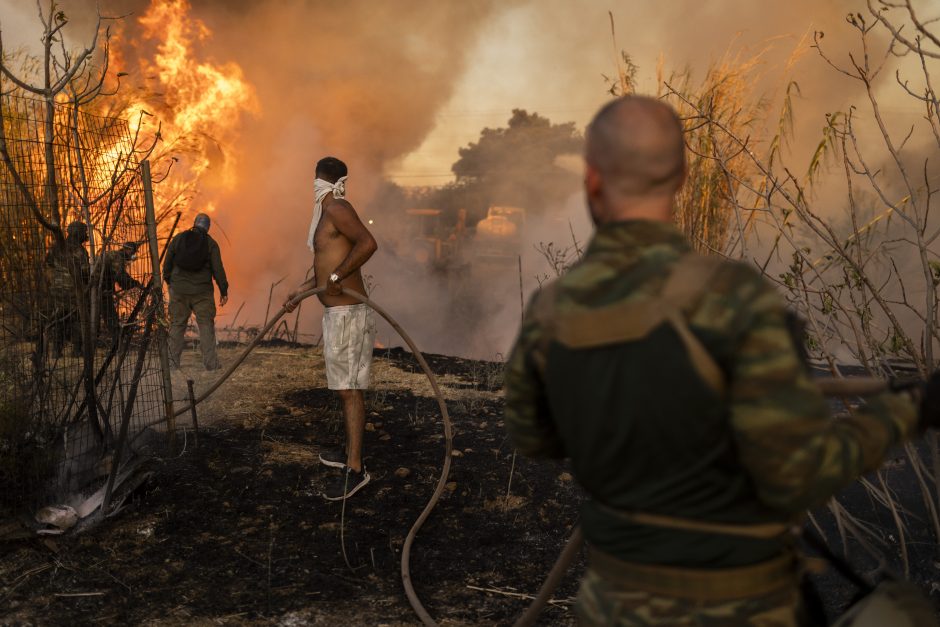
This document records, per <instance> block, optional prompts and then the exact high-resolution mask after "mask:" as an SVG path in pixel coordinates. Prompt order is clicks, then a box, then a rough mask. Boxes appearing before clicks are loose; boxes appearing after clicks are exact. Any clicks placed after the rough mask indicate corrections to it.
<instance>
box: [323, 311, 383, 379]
mask: <svg viewBox="0 0 940 627" xmlns="http://www.w3.org/2000/svg"><path fill="white" fill-rule="evenodd" d="M374 343H375V319H374V317H373V314H372V309H371V308H370V307H369V306H368V305H363V304H359V305H340V306H338V307H327V308H326V309H325V310H324V312H323V358H324V360H325V361H326V385H327V387H328V388H329V389H331V390H365V389H366V388H368V387H369V368H370V366H371V365H372V346H373V344H374Z"/></svg>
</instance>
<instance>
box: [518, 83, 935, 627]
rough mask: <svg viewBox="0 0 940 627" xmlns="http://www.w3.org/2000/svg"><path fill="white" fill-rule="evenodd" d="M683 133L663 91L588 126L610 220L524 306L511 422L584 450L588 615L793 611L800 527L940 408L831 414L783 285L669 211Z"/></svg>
mask: <svg viewBox="0 0 940 627" xmlns="http://www.w3.org/2000/svg"><path fill="white" fill-rule="evenodd" d="M684 149H685V146H684V143H683V131H682V125H681V122H680V121H679V119H678V117H677V116H676V114H675V113H674V112H673V111H672V110H671V109H670V108H669V107H668V106H667V105H665V104H664V103H662V102H660V101H657V100H653V99H650V98H641V97H636V96H631V97H626V98H623V99H620V100H617V101H614V102H613V103H611V104H609V105H608V106H606V107H604V108H603V109H602V110H601V111H600V112H599V113H598V114H597V116H596V117H595V119H594V121H593V122H592V123H591V125H590V126H589V128H588V133H587V155H586V162H587V164H586V174H585V183H584V184H585V191H586V195H587V199H588V205H589V207H590V211H591V216H592V218H593V220H594V222H595V224H596V226H597V231H596V233H595V235H594V238H593V240H592V242H591V244H590V246H589V247H588V249H587V251H586V252H585V254H584V257H583V258H582V259H581V261H579V262H578V263H577V264H576V265H575V266H574V267H572V268H571V269H570V270H569V271H568V272H567V274H566V275H565V276H563V277H561V278H560V279H558V280H557V281H555V282H554V283H552V284H549V285H547V286H543V288H542V289H541V291H540V292H539V293H537V294H536V295H535V296H534V297H533V299H532V302H531V303H530V305H529V307H528V309H527V311H526V316H525V321H524V322H523V324H522V329H521V332H520V335H519V338H518V340H517V342H516V345H515V347H514V349H513V351H512V354H511V356H510V358H509V361H508V364H507V370H506V428H507V430H508V431H509V434H510V436H511V437H512V439H513V442H514V443H515V445H516V447H518V449H519V452H521V453H523V454H525V455H530V456H534V457H555V458H562V457H570V458H571V462H572V467H573V469H574V473H575V475H576V477H577V478H578V481H579V482H580V483H581V485H582V486H584V488H585V490H586V492H587V493H588V495H589V496H590V498H589V499H588V500H587V501H586V502H585V505H584V507H583V510H582V518H581V526H582V528H583V531H584V536H585V539H586V540H587V541H588V543H589V547H590V553H589V565H588V570H587V572H586V573H585V576H584V579H583V581H582V585H581V591H580V593H579V597H578V608H577V609H578V616H579V620H580V622H581V624H585V625H675V624H682V625H686V624H688V625H692V624H695V625H704V624H716V625H726V624H727V625H732V624H733V625H769V624H773V625H780V626H791V625H795V624H798V623H797V621H798V620H800V619H799V616H800V599H799V594H798V592H797V590H798V588H797V583H798V572H797V566H796V563H795V561H794V559H793V556H792V554H791V553H790V552H789V550H788V549H787V547H786V543H785V538H784V537H783V536H784V535H785V532H786V530H787V528H788V524H789V523H790V522H791V521H793V520H794V518H796V517H798V516H799V515H800V514H801V512H803V511H804V510H805V509H807V508H809V507H812V506H815V505H819V504H821V503H823V502H825V500H826V499H828V498H829V497H830V496H832V494H833V493H835V492H836V491H837V490H838V489H840V488H842V487H843V486H845V485H846V484H848V483H850V482H851V481H852V480H854V479H855V478H857V477H858V476H859V475H860V474H861V473H863V472H866V471H868V470H872V469H875V468H877V467H878V466H879V465H880V464H881V463H882V461H883V459H884V457H885V455H886V454H887V452H888V450H889V449H890V448H891V447H892V446H895V445H897V444H898V443H901V442H904V441H905V440H907V439H909V438H911V437H912V436H914V435H916V434H917V433H919V432H920V430H921V429H922V428H923V427H924V426H926V425H929V424H936V421H937V417H938V415H940V412H937V411H932V410H931V411H930V412H926V411H925V412H922V416H921V419H920V422H918V406H917V404H916V402H915V399H912V398H911V397H910V396H909V395H908V394H892V393H884V394H881V395H878V396H874V397H871V398H870V399H869V400H868V402H867V404H866V405H865V406H864V407H862V408H859V409H858V410H856V411H854V412H853V414H852V415H851V416H849V417H845V418H840V419H839V420H833V419H831V417H830V412H829V407H828V404H827V402H826V400H825V399H824V397H823V396H822V394H821V392H820V390H819V388H818V387H817V386H815V385H814V384H813V382H812V380H811V377H810V374H809V372H808V369H807V368H806V367H805V365H804V364H803V363H802V362H801V360H800V358H799V356H798V354H797V350H796V347H795V345H794V342H793V338H792V336H791V335H790V333H789V331H788V328H787V322H786V314H785V308H784V301H783V299H782V297H781V296H780V295H779V294H778V293H777V292H776V290H775V289H774V287H773V286H772V285H771V284H770V283H769V282H767V281H766V280H764V278H763V277H762V276H761V275H760V273H759V272H758V270H757V269H756V268H754V267H753V266H752V265H750V264H747V263H740V262H733V261H727V260H724V259H722V258H719V257H706V256H703V255H696V254H694V253H692V252H691V247H690V245H689V243H688V242H687V241H686V239H685V238H684V237H683V236H682V234H681V233H680V232H679V231H678V230H677V229H676V228H675V227H674V226H673V225H672V223H671V219H672V215H673V202H674V196H675V193H676V192H677V191H678V189H679V188H680V186H681V185H682V183H683V181H684V178H685V157H684ZM932 383H933V384H934V385H933V387H932V388H928V392H927V397H926V398H927V399H928V400H929V398H930V397H931V394H932V395H934V398H935V397H936V394H937V391H938V390H937V386H936V381H935V380H932ZM935 402H936V401H934V403H935ZM927 406H932V405H931V404H929V403H926V400H925V405H924V407H927ZM926 414H929V415H926ZM765 532H766V533H765Z"/></svg>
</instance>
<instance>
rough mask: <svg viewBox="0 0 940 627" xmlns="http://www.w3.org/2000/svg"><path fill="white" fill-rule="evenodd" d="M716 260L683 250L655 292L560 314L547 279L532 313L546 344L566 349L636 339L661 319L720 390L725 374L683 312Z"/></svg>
mask: <svg viewBox="0 0 940 627" xmlns="http://www.w3.org/2000/svg"><path fill="white" fill-rule="evenodd" d="M720 265H721V260H720V259H718V258H715V257H707V256H705V255H700V254H698V253H695V252H690V253H686V254H685V255H683V256H682V257H680V258H679V260H678V261H676V263H675V264H673V267H672V270H671V272H670V274H669V277H668V278H667V279H666V282H665V284H664V285H663V288H662V290H661V291H660V293H659V294H658V295H657V296H654V297H652V298H645V299H643V300H639V301H625V302H619V303H614V304H613V305H608V306H606V307H599V308H597V309H582V310H580V311H573V312H566V313H565V314H564V315H557V314H556V313H555V299H556V291H557V290H556V288H555V284H554V283H552V284H550V285H549V286H547V289H546V288H543V290H545V292H546V293H544V294H543V295H541V296H540V297H539V299H538V301H536V304H537V309H538V311H533V313H534V314H536V315H537V316H538V320H539V321H540V323H541V324H542V325H543V328H544V329H545V331H546V332H545V336H546V337H547V339H546V343H547V342H550V341H551V340H556V341H558V342H559V343H561V344H562V345H564V346H567V347H569V348H596V347H600V346H608V345H611V344H620V343H623V342H632V341H636V340H639V339H642V338H644V337H646V336H647V335H649V334H650V333H651V332H652V331H653V330H654V329H655V328H657V327H658V326H660V325H661V324H663V323H664V322H666V323H668V324H669V325H670V326H671V327H672V328H673V330H674V331H675V332H676V335H678V336H679V339H680V340H681V341H682V344H683V345H684V346H685V349H686V352H687V353H688V355H689V360H690V361H691V362H692V365H693V367H694V368H695V370H696V371H697V372H698V374H699V376H700V377H701V378H702V380H703V381H705V383H706V384H707V385H708V386H709V387H710V388H712V389H713V390H714V391H715V392H716V393H718V394H719V395H721V394H723V393H724V391H725V387H726V382H725V377H724V373H723V372H722V371H721V368H720V367H719V366H718V363H717V362H716V361H715V359H714V358H713V357H712V356H711V355H710V354H709V353H708V350H707V349H706V348H705V346H704V345H703V344H702V342H701V340H699V339H698V338H697V337H696V336H695V334H694V333H692V331H691V330H690V329H689V325H688V323H687V322H686V320H685V315H684V313H683V311H684V310H686V309H688V308H690V307H691V306H693V305H694V304H695V303H697V302H698V301H699V300H700V299H701V297H702V295H703V294H704V293H705V290H706V289H707V288H708V285H709V283H710V281H711V278H712V276H713V275H714V273H715V271H716V270H717V269H718V268H719V267H720Z"/></svg>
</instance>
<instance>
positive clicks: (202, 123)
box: [112, 0, 260, 213]
mask: <svg viewBox="0 0 940 627" xmlns="http://www.w3.org/2000/svg"><path fill="white" fill-rule="evenodd" d="M191 9H192V6H191V5H190V3H189V0H151V2H150V6H149V8H148V9H147V11H146V12H145V13H144V14H143V15H142V16H141V17H140V18H139V19H138V24H139V26H140V32H139V37H140V39H137V40H125V41H119V42H118V45H117V46H115V48H117V49H118V51H119V52H118V54H117V55H116V58H115V62H114V63H113V64H112V65H114V66H115V67H117V68H118V70H121V69H122V67H121V66H122V65H124V64H125V63H126V62H125V61H124V60H125V59H126V58H134V57H136V58H137V63H138V68H137V69H138V70H139V73H140V76H143V77H146V80H147V81H148V82H147V83H146V84H143V85H141V86H140V88H139V89H138V94H139V98H138V99H137V100H134V101H132V102H129V103H128V104H127V105H126V106H125V107H124V111H123V114H122V117H124V118H125V119H126V120H127V121H128V123H129V124H130V127H131V133H132V134H136V133H138V132H139V133H140V134H141V137H142V138H148V137H149V138H155V137H156V134H157V128H158V126H157V124H158V123H159V125H160V126H159V140H160V141H159V143H158V145H157V149H156V152H155V155H154V158H155V159H154V160H155V161H157V162H159V161H161V160H162V161H165V162H166V163H167V165H169V163H170V158H175V159H178V160H179V162H178V163H177V164H176V165H174V166H173V172H172V173H171V176H170V177H169V178H168V179H167V180H166V181H164V182H163V183H162V184H161V185H159V186H157V188H156V189H155V194H156V195H157V196H158V198H157V200H158V205H162V207H163V208H164V209H166V210H172V209H181V210H183V211H184V212H185V213H195V212H196V209H195V208H193V207H191V206H189V205H190V204H192V203H191V202H190V201H191V200H192V199H193V197H194V196H196V195H197V194H198V195H200V196H202V197H204V196H206V195H211V194H213V193H220V192H224V191H226V190H230V189H232V188H233V187H234V186H235V184H236V183H237V180H236V174H235V173H236V158H235V155H234V151H232V150H230V149H229V147H230V146H232V145H234V144H236V143H237V140H238V132H239V128H240V124H241V121H242V119H243V117H244V116H245V115H246V114H247V115H257V114H258V113H259V111H260V108H259V105H258V100H257V97H256V95H255V90H254V88H253V87H252V85H251V84H250V83H249V82H248V81H247V79H246V78H245V76H244V72H243V71H242V69H241V67H240V66H239V65H238V64H237V63H234V62H223V63H216V62H213V61H211V60H207V59H204V58H200V52H201V47H202V46H201V44H205V43H207V42H208V40H210V39H211V37H212V31H211V30H210V29H209V28H208V27H207V26H206V25H205V23H203V22H202V21H201V20H199V19H197V18H195V17H193V16H192V15H191ZM154 45H155V49H156V53H155V54H147V53H146V52H145V51H146V50H147V49H148V48H149V47H152V46H154ZM154 118H155V119H154ZM142 143H146V142H142ZM155 167H156V166H155ZM199 204H201V205H204V206H205V207H206V209H205V210H206V211H210V212H211V211H214V210H215V203H214V202H213V200H212V199H211V198H209V199H203V200H201V201H200V203H199Z"/></svg>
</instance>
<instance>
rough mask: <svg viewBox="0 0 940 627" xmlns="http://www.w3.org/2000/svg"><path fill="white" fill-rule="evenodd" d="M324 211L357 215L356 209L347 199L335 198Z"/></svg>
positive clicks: (325, 206)
mask: <svg viewBox="0 0 940 627" xmlns="http://www.w3.org/2000/svg"><path fill="white" fill-rule="evenodd" d="M323 211H325V212H328V213H334V214H347V215H348V214H349V212H352V213H356V209H355V207H353V206H352V203H351V202H349V201H348V200H346V199H345V198H333V199H331V200H330V202H328V203H327V204H326V205H324V207H323Z"/></svg>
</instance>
